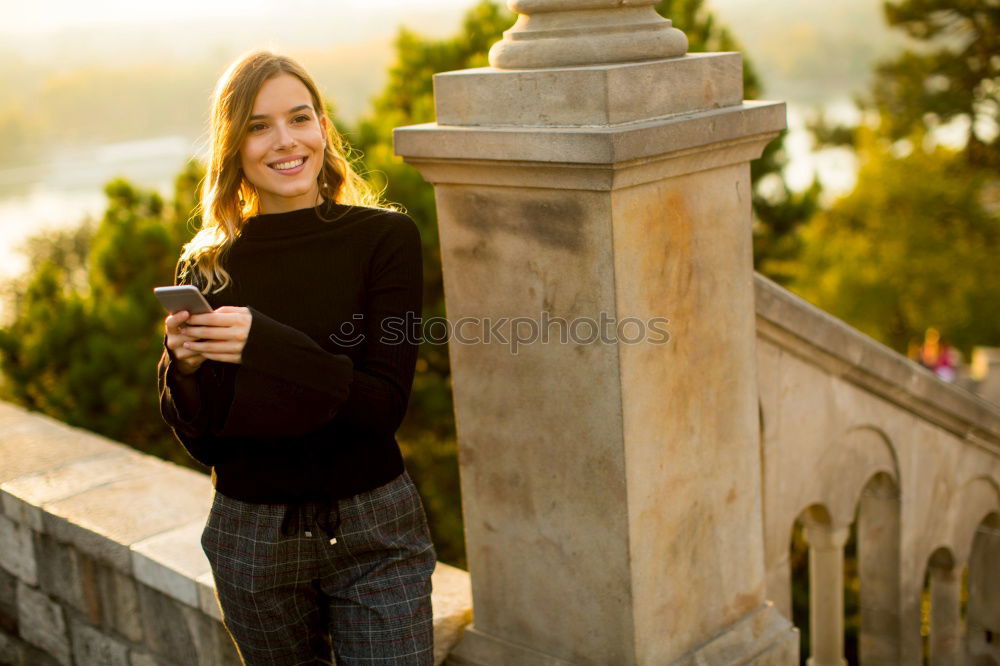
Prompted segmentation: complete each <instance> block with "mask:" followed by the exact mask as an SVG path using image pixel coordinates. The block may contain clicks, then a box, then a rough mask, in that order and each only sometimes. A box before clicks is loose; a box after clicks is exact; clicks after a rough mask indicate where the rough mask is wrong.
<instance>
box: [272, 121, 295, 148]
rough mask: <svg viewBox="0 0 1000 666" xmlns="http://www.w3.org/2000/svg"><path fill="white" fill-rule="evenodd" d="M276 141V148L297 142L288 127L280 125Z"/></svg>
mask: <svg viewBox="0 0 1000 666" xmlns="http://www.w3.org/2000/svg"><path fill="white" fill-rule="evenodd" d="M275 142H276V143H275V146H274V147H275V148H287V147H289V146H291V145H292V144H294V143H295V138H294V137H293V136H292V133H291V132H290V131H288V128H287V127H284V126H282V125H279V126H278V132H277V134H275Z"/></svg>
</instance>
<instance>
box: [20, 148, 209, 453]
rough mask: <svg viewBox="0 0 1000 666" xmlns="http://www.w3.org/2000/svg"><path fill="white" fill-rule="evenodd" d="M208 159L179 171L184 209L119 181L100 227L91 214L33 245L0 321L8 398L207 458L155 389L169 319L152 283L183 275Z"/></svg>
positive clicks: (140, 442)
mask: <svg viewBox="0 0 1000 666" xmlns="http://www.w3.org/2000/svg"><path fill="white" fill-rule="evenodd" d="M197 169H198V167H197V165H195V164H193V163H192V164H191V165H189V167H188V168H187V169H186V170H185V171H184V172H182V174H181V175H180V176H179V177H178V179H177V198H176V201H175V205H174V211H173V212H171V211H168V210H166V209H165V207H164V203H163V200H162V198H161V197H160V196H159V195H158V194H156V193H155V192H144V191H142V190H139V189H137V188H135V187H133V186H132V185H130V184H129V183H128V182H126V181H124V180H115V181H112V182H111V183H109V184H108V185H107V186H106V187H105V194H106V195H107V197H108V205H107V209H106V211H105V213H104V217H103V219H102V220H101V222H100V224H99V225H98V226H97V228H96V229H92V227H91V225H89V224H84V225H82V226H81V228H80V229H79V230H77V231H73V232H62V233H60V234H56V235H53V236H51V237H44V236H43V237H37V238H34V239H32V240H31V241H30V242H29V243H28V244H27V245H26V248H27V251H28V252H29V263H30V265H31V270H30V271H29V273H28V274H27V276H26V277H25V278H22V279H21V280H18V281H15V285H14V289H15V294H16V295H15V296H14V298H13V299H12V300H13V301H14V305H15V309H14V312H15V317H14V319H13V321H11V322H10V324H9V325H7V326H5V327H3V328H0V371H2V373H3V374H4V376H5V383H4V387H3V390H4V396H3V397H4V399H6V400H10V401H12V402H16V403H19V404H22V405H24V406H25V407H27V408H29V409H32V410H37V411H41V412H44V413H45V414H47V415H49V416H52V417H53V418H57V419H59V420H61V421H63V422H65V423H68V424H70V425H73V426H78V427H82V428H86V429H88V430H91V431H93V432H97V433H100V434H102V435H105V436H107V437H109V438H111V439H115V440H118V441H121V442H126V443H128V444H131V445H132V446H135V447H136V448H138V449H140V450H143V451H145V452H147V453H152V454H155V455H157V456H160V457H162V458H165V459H168V460H173V461H175V462H178V463H181V464H185V465H188V466H191V467H195V466H196V465H195V464H192V461H191V460H190V458H189V457H188V456H187V455H186V454H185V453H184V452H183V450H181V449H180V448H179V447H178V446H177V445H176V442H175V441H174V440H173V438H172V436H170V435H169V433H168V432H166V431H165V430H164V428H163V426H162V421H161V419H160V418H159V405H158V403H157V396H156V392H155V390H150V389H149V387H150V386H155V375H154V373H155V368H156V362H157V360H158V359H159V357H160V353H161V352H162V348H163V343H162V340H163V332H162V325H161V322H162V320H163V317H164V315H163V312H162V307H161V306H160V304H159V302H158V301H157V300H156V299H155V298H154V297H153V293H152V287H153V286H156V285H157V284H159V283H160V282H161V281H162V279H163V276H164V275H173V268H174V264H175V262H176V258H177V256H178V254H179V249H180V243H181V242H183V241H186V240H187V238H190V234H188V235H187V237H186V238H185V231H183V228H184V227H186V224H187V217H188V215H189V214H190V209H189V208H187V205H186V204H185V203H183V202H184V201H190V200H191V199H190V197H191V194H190V192H189V188H190V185H191V183H192V182H194V181H196V179H197V177H198V176H197V175H196V172H197ZM178 202H179V203H178ZM177 211H182V213H181V214H178V212H177ZM165 221H166V224H165Z"/></svg>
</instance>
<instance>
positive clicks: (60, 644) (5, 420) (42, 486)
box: [0, 402, 471, 666]
mask: <svg viewBox="0 0 1000 666" xmlns="http://www.w3.org/2000/svg"><path fill="white" fill-rule="evenodd" d="M0 501H2V512H0V664H16V665H18V666H21V665H24V666H28V665H30V666H48V665H53V666H54V665H59V666H69V665H71V664H72V665H74V666H90V665H94V666H98V665H99V666H129V665H131V666H156V665H158V664H159V665H177V666H194V665H195V664H198V665H202V666H226V665H227V664H239V663H240V661H239V657H238V654H237V652H236V648H235V646H234V644H233V642H232V640H231V639H230V637H229V635H228V633H227V632H226V630H225V628H224V627H223V625H222V623H221V616H220V613H219V607H218V603H217V601H216V598H215V585H214V582H213V579H212V572H211V570H210V567H209V563H208V560H207V559H206V557H205V554H204V552H203V551H202V549H201V544H200V536H201V532H202V529H203V528H204V525H205V522H206V520H207V519H208V512H209V508H210V507H211V501H212V486H211V481H210V479H209V478H208V476H206V475H204V474H200V473H198V472H195V471H192V470H189V469H186V468H183V467H180V466H179V465H175V464H173V463H169V462H165V461H163V460H160V459H158V458H155V457H152V456H148V455H145V454H142V453H139V452H137V451H136V450H134V449H131V448H129V447H128V446H125V445H123V444H121V443H118V442H114V441H111V440H108V439H105V438H103V437H100V436H97V435H94V434H93V433H89V432H87V431H85V430H81V429H79V428H72V427H70V426H67V425H65V424H63V423H60V422H58V421H55V420H53V419H51V418H48V417H46V416H44V415H41V414H37V413H30V412H27V411H25V410H24V409H21V408H20V407H17V406H14V405H11V404H9V403H4V402H0ZM433 585H434V594H433V603H434V639H435V657H436V659H435V663H438V664H440V663H441V662H442V661H443V660H444V659H445V657H446V655H447V653H448V651H449V649H450V648H451V646H452V645H453V644H454V643H455V641H456V640H457V639H458V637H459V635H460V633H461V631H462V630H463V628H464V627H465V625H466V624H468V623H469V621H470V620H471V599H470V593H469V580H468V574H467V573H466V572H464V571H462V570H460V569H456V568H454V567H451V566H448V565H446V564H443V563H438V567H437V569H436V571H435V572H434V578H433Z"/></svg>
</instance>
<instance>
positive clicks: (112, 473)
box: [2, 447, 163, 531]
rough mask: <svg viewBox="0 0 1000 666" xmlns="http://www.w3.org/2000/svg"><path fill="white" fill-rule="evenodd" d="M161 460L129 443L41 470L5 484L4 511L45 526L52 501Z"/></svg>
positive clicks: (37, 527) (152, 469)
mask: <svg viewBox="0 0 1000 666" xmlns="http://www.w3.org/2000/svg"><path fill="white" fill-rule="evenodd" d="M162 464H163V463H162V461H159V460H157V459H155V458H152V457H151V456H148V455H144V454H142V453H139V452H138V451H134V450H132V449H128V448H126V447H119V448H112V449H110V450H108V451H105V452H102V453H98V454H95V455H92V456H88V457H86V458H80V459H78V460H72V461H70V462H67V463H64V464H62V465H59V466H58V467H54V468H52V469H44V470H39V471H37V472H34V473H31V474H25V475H24V476H20V477H18V478H16V479H11V480H9V481H7V482H6V483H4V484H3V486H2V488H3V493H4V500H3V501H4V511H5V512H6V513H7V515H8V516H11V517H12V518H14V519H15V520H17V521H18V522H21V523H23V524H25V525H29V526H31V527H33V528H34V529H35V530H38V531H40V530H42V529H43V523H42V511H43V509H44V507H45V505H46V504H48V503H49V502H55V501H59V500H61V499H65V498H67V497H71V496H72V495H75V494H77V493H80V492H83V491H85V490H89V489H91V488H95V487H97V486H100V485H103V484H106V483H109V482H111V481H116V480H119V479H124V478H129V477H134V476H141V475H143V474H151V473H154V472H155V471H156V470H158V469H160V468H161V467H160V466H161V465H162Z"/></svg>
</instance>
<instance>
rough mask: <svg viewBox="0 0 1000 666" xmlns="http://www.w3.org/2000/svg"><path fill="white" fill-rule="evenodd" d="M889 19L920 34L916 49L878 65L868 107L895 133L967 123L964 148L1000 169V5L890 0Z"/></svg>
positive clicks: (969, 157)
mask: <svg viewBox="0 0 1000 666" xmlns="http://www.w3.org/2000/svg"><path fill="white" fill-rule="evenodd" d="M884 8H885V16H886V19H887V20H888V22H889V25H891V26H894V27H896V28H899V29H901V30H903V31H905V32H906V33H907V34H908V35H909V36H910V37H912V38H914V39H917V40H920V42H921V47H922V48H920V49H918V50H913V49H911V50H907V51H906V52H904V53H903V54H902V55H901V56H900V57H899V58H897V59H895V60H893V61H891V62H885V63H882V64H880V65H879V66H878V67H877V69H876V82H875V85H874V86H873V88H872V93H871V100H870V105H871V106H873V107H874V108H876V109H878V110H879V112H880V113H881V116H882V119H883V122H884V123H885V132H886V134H887V135H888V136H889V137H891V138H893V139H899V138H902V137H907V136H911V135H913V134H922V133H924V132H926V131H927V130H930V129H933V128H934V127H937V126H938V125H940V124H943V123H947V122H949V121H951V120H952V119H954V118H957V117H964V118H966V119H967V120H968V121H969V125H968V129H967V130H966V137H967V142H966V146H965V150H964V157H965V159H966V161H967V162H968V163H969V164H971V165H975V166H979V167H985V168H1000V145H998V143H997V136H998V131H997V130H998V129H1000V11H997V4H996V2H995V1H993V0H966V1H964V2H954V0H898V1H895V2H893V1H889V2H885V4H884Z"/></svg>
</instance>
